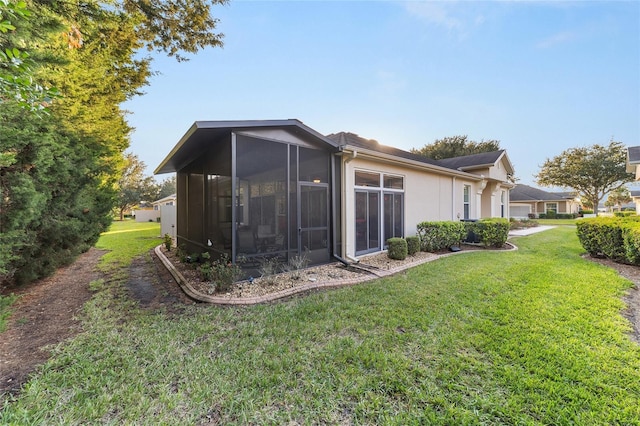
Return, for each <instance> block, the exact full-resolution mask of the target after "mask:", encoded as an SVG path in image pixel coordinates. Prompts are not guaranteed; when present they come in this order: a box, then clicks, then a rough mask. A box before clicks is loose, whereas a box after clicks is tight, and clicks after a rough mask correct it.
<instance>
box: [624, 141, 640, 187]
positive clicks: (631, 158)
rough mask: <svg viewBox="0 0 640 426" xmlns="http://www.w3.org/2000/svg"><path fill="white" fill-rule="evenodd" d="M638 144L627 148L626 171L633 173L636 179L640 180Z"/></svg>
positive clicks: (639, 148)
mask: <svg viewBox="0 0 640 426" xmlns="http://www.w3.org/2000/svg"><path fill="white" fill-rule="evenodd" d="M638 165H640V146H630V147H628V148H627V172H629V173H633V174H634V175H635V176H636V180H640V167H638Z"/></svg>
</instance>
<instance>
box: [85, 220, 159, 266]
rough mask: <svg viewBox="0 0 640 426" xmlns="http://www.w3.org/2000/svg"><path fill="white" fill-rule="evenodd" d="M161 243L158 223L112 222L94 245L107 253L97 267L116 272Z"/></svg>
mask: <svg viewBox="0 0 640 426" xmlns="http://www.w3.org/2000/svg"><path fill="white" fill-rule="evenodd" d="M161 243H162V239H161V238H160V224H159V223H153V222H136V221H134V220H123V221H114V222H113V223H112V224H111V227H110V228H109V230H108V231H107V232H104V233H102V235H101V236H100V239H99V240H98V243H97V244H96V247H97V248H99V249H103V250H108V251H109V253H106V254H105V255H104V256H102V258H101V259H100V265H99V267H100V269H101V270H103V271H113V270H117V269H118V268H122V267H124V266H127V265H129V264H130V263H131V260H132V259H133V258H134V257H136V256H139V255H141V254H144V253H146V252H148V251H149V249H151V248H153V247H155V246H157V245H159V244H161Z"/></svg>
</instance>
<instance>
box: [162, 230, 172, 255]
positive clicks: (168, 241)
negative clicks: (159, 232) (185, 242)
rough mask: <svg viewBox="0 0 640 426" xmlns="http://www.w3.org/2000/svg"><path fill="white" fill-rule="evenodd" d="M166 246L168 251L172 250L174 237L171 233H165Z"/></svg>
mask: <svg viewBox="0 0 640 426" xmlns="http://www.w3.org/2000/svg"><path fill="white" fill-rule="evenodd" d="M163 242H164V247H165V248H166V249H167V251H171V244H173V239H172V238H171V235H169V234H164V240H163Z"/></svg>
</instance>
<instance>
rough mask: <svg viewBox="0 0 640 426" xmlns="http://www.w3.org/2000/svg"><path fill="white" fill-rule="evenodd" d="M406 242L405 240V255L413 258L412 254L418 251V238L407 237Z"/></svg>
mask: <svg viewBox="0 0 640 426" xmlns="http://www.w3.org/2000/svg"><path fill="white" fill-rule="evenodd" d="M406 240H407V254H408V255H409V256H413V255H414V254H416V253H417V252H419V251H420V237H418V236H413V237H407V238H406Z"/></svg>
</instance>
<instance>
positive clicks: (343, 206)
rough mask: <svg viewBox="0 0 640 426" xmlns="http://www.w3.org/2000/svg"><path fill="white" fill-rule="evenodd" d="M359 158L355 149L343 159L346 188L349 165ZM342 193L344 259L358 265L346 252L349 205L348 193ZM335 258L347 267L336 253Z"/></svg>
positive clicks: (343, 179) (343, 181) (341, 148)
mask: <svg viewBox="0 0 640 426" xmlns="http://www.w3.org/2000/svg"><path fill="white" fill-rule="evenodd" d="M343 149H344V148H343V147H340V151H343ZM343 152H344V151H343ZM357 156H358V151H357V150H355V149H354V150H353V151H351V155H350V156H349V157H345V156H344V154H343V157H342V184H343V185H345V187H346V179H347V164H348V163H350V162H351V161H353V160H354V159H355V158H356V157H357ZM340 192H341V194H342V202H341V205H342V214H343V217H342V220H341V221H340V222H341V225H340V227H341V232H342V235H343V238H342V244H343V247H344V248H345V250H344V253H343V257H344V258H346V259H348V260H350V261H351V262H352V263H358V262H359V260H358V259H356V258H355V257H352V256H349V255H348V254H346V252H347V250H346V246H347V232H346V231H347V221H346V214H344V212H345V210H346V207H345V206H346V204H347V203H346V192H347V191H346V190H345V191H340ZM333 257H335V258H336V259H338V260H339V261H340V262H342V263H344V264H345V265H346V264H347V263H345V259H343V257H340V256H337V255H336V254H335V253H334V255H333Z"/></svg>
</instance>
